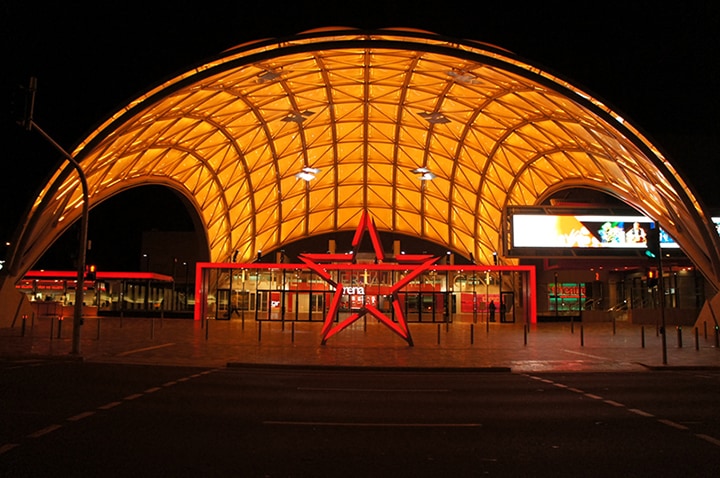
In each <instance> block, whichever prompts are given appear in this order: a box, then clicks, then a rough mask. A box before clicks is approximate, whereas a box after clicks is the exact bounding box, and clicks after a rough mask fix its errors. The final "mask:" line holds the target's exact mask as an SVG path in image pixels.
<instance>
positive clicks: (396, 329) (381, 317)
mask: <svg viewBox="0 0 720 478" xmlns="http://www.w3.org/2000/svg"><path fill="white" fill-rule="evenodd" d="M365 308H366V309H367V311H368V312H369V313H370V314H372V315H373V316H375V317H376V318H377V319H378V320H379V321H380V322H382V323H383V324H385V325H387V326H388V327H389V328H390V329H391V330H392V331H393V332H395V333H396V334H398V335H399V336H400V337H402V338H403V339H407V338H408V332H407V326H405V327H404V328H403V327H400V326H399V325H398V324H396V323H395V322H393V321H392V320H390V318H389V317H388V316H387V315H385V314H383V313H382V312H380V311H379V310H377V309H376V308H375V307H373V306H372V305H366V306H365ZM398 319H399V318H398ZM402 319H403V320H402V322H401V321H400V320H398V323H402V324H403V325H406V324H405V318H404V317H403V318H402Z"/></svg>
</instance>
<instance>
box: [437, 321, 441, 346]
mask: <svg viewBox="0 0 720 478" xmlns="http://www.w3.org/2000/svg"><path fill="white" fill-rule="evenodd" d="M437 330H438V337H437V339H438V345H440V324H438V326H437Z"/></svg>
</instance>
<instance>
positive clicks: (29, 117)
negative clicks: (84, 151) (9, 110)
mask: <svg viewBox="0 0 720 478" xmlns="http://www.w3.org/2000/svg"><path fill="white" fill-rule="evenodd" d="M36 91H37V78H34V77H33V78H30V87H29V93H30V103H29V105H28V108H27V110H26V116H25V118H24V121H23V123H24V126H25V129H27V130H28V131H31V130H33V129H34V130H35V131H37V132H38V133H40V135H41V136H42V137H43V138H45V139H46V140H47V141H48V142H49V143H50V144H52V145H53V146H54V147H55V149H57V150H58V151H60V153H62V155H63V156H64V157H65V159H67V160H68V162H69V163H70V165H71V166H72V167H73V168H75V171H77V173H78V176H79V177H80V184H81V185H82V194H83V205H82V219H81V225H80V241H79V244H78V260H77V262H78V265H77V285H76V288H75V313H74V316H73V333H72V354H74V355H79V354H80V337H81V333H80V328H81V326H82V324H83V319H82V311H83V302H84V298H85V297H84V296H85V291H84V289H85V261H86V253H87V240H88V239H87V238H88V217H89V210H90V208H89V197H90V193H89V188H88V183H87V177H86V176H85V172H84V171H83V170H82V168H81V167H80V163H78V162H77V160H76V159H75V158H74V157H73V155H72V154H70V153H68V152H67V151H65V149H64V148H63V147H62V146H60V145H59V144H58V143H57V142H56V141H55V140H54V139H53V138H52V137H51V136H50V135H49V134H47V133H46V132H45V131H44V130H43V129H42V128H41V127H40V126H39V125H38V124H37V123H36V122H35V121H34V120H33V110H34V107H35V93H36Z"/></svg>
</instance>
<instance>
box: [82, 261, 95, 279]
mask: <svg viewBox="0 0 720 478" xmlns="http://www.w3.org/2000/svg"><path fill="white" fill-rule="evenodd" d="M85 270H86V271H87V272H86V273H85V279H87V280H95V272H96V269H95V265H94V264H93V265H89V266H87V268H86V269H85Z"/></svg>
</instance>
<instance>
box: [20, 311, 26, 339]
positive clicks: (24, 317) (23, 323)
mask: <svg viewBox="0 0 720 478" xmlns="http://www.w3.org/2000/svg"><path fill="white" fill-rule="evenodd" d="M25 322H27V315H23V317H22V328H21V329H20V337H25Z"/></svg>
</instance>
